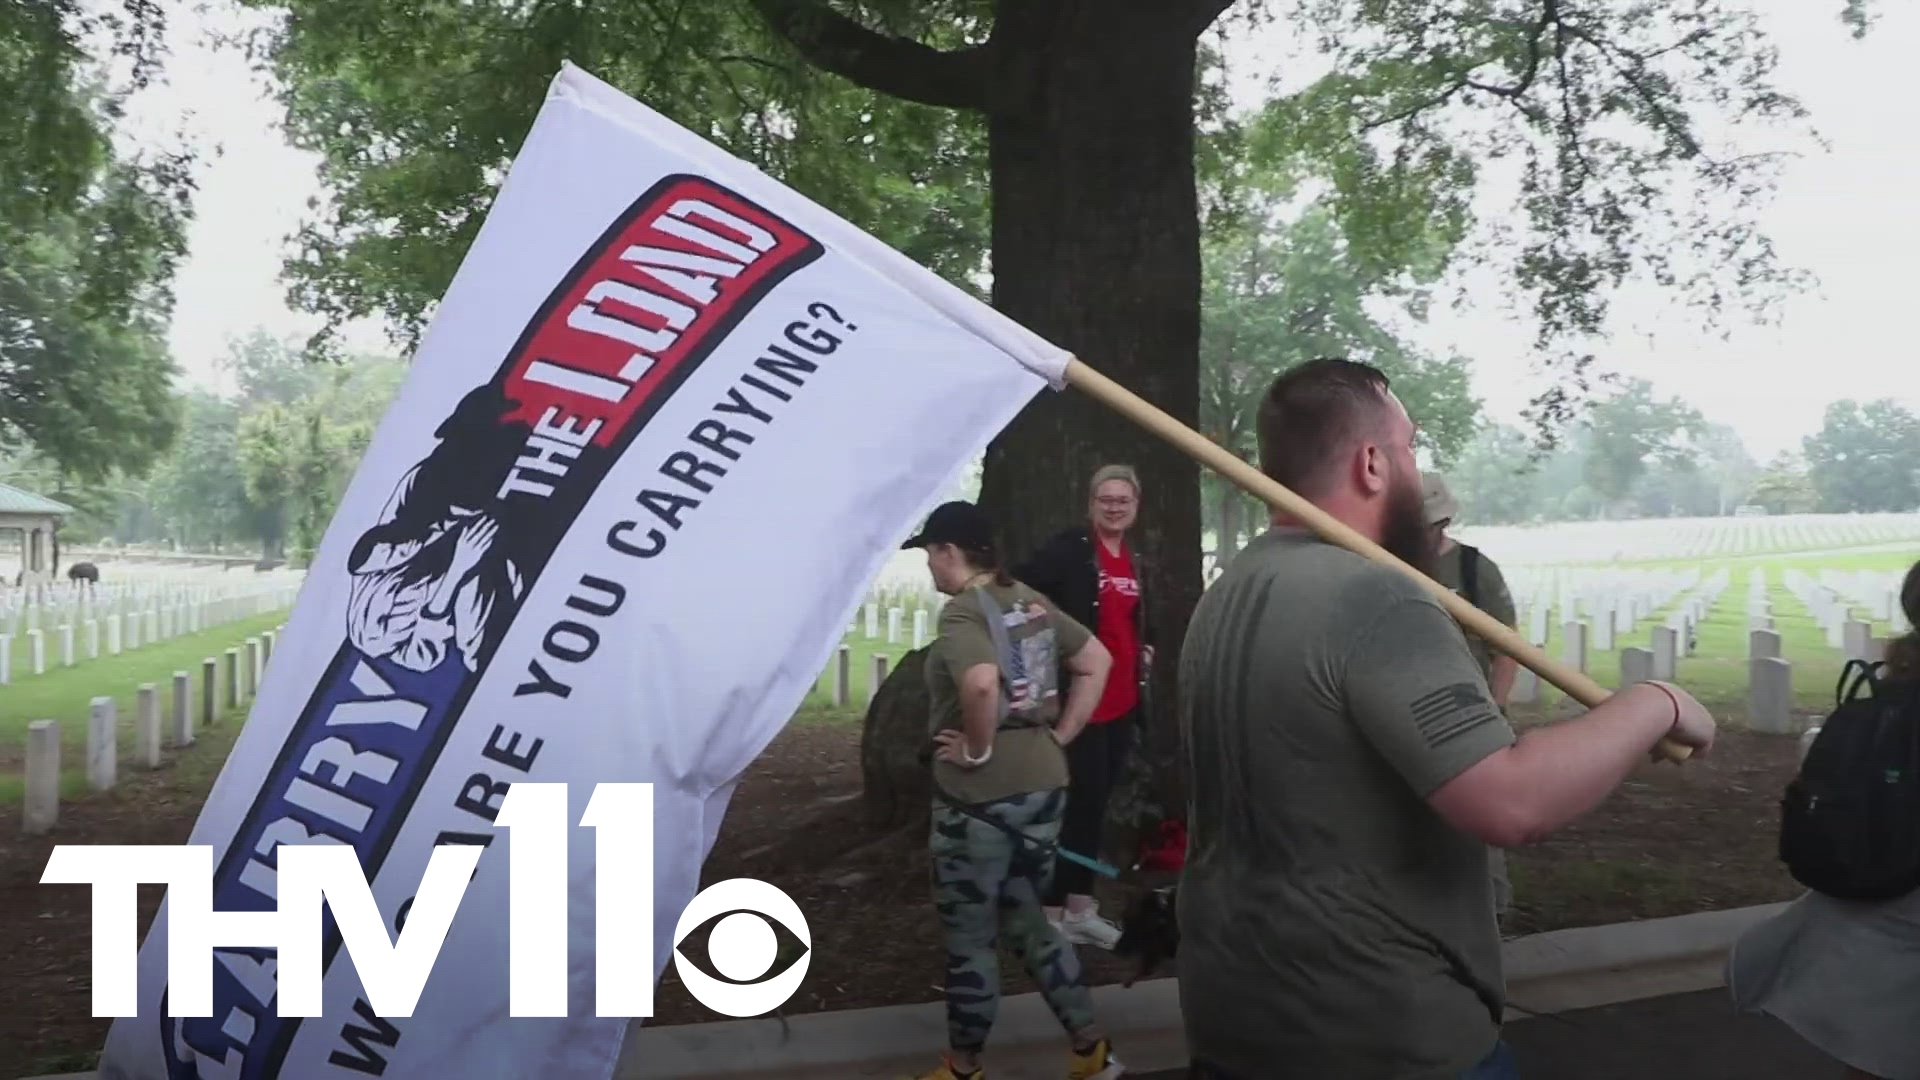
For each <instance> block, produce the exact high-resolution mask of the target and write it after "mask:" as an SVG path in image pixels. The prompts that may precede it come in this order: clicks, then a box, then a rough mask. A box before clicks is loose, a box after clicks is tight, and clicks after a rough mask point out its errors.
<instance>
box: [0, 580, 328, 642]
mask: <svg viewBox="0 0 1920 1080" xmlns="http://www.w3.org/2000/svg"><path fill="white" fill-rule="evenodd" d="M298 591H299V587H298V586H297V585H287V584H279V583H276V584H271V585H251V586H242V587H232V586H179V587H166V588H161V589H155V590H150V591H143V592H138V593H136V592H128V593H125V594H124V595H122V596H120V597H119V598H118V599H114V600H111V601H108V602H104V603H101V602H89V601H87V600H85V599H82V600H80V601H79V602H76V603H55V604H31V603H29V604H12V603H11V602H7V601H0V631H4V632H5V633H8V634H18V633H20V632H21V630H22V629H25V630H29V631H31V630H38V629H42V627H43V624H55V625H57V624H59V623H61V622H67V623H74V622H84V621H85V620H86V619H88V618H89V617H92V618H100V617H103V616H113V615H121V616H133V615H139V614H141V613H142V612H144V611H149V610H155V609H162V608H170V607H186V606H193V605H199V606H220V605H231V606H235V607H238V606H243V605H248V604H253V605H255V610H260V611H271V610H273V609H275V608H277V607H284V606H286V605H287V604H289V603H291V602H292V597H293V596H294V595H295V594H297V593H298Z"/></svg>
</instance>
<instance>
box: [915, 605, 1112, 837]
mask: <svg viewBox="0 0 1920 1080" xmlns="http://www.w3.org/2000/svg"><path fill="white" fill-rule="evenodd" d="M985 588H986V591H987V593H988V594H989V595H991V596H992V597H993V599H994V601H995V603H996V604H997V605H998V606H999V608H1000V610H1001V612H1002V613H1003V625H1005V626H1006V629H1007V636H1008V638H1009V640H1010V641H1011V642H1012V644H1013V647H1014V648H1015V649H1016V650H1017V651H1019V652H1020V654H1021V657H1022V662H1023V663H1024V664H1026V666H1027V667H1029V668H1031V669H1033V672H1034V673H1035V674H1038V675H1039V676H1040V677H1039V678H1038V679H1035V680H1031V681H1032V682H1033V683H1034V684H1036V685H1037V686H1039V687H1041V688H1042V696H1041V698H1040V700H1038V701H1037V702H1036V703H1035V705H1036V707H1035V708H1034V710H1033V711H1032V713H1031V719H1032V720H1033V721H1034V722H1036V723H1037V724H1038V726H1030V727H1003V728H1001V729H1000V730H998V731H996V732H994V736H993V756H992V757H990V758H988V759H987V763H986V764H985V765H981V766H979V767H978V768H973V769H963V768H961V767H960V766H958V765H953V764H949V763H947V762H944V761H940V760H939V759H937V758H936V759H935V760H934V763H933V782H934V784H935V785H937V786H938V787H939V788H940V790H942V791H945V792H946V793H947V794H949V795H951V796H953V797H954V798H955V799H958V800H960V801H961V802H964V803H984V802H992V801H993V800H995V799H1004V798H1007V797H1008V796H1011V795H1024V794H1026V793H1028V792H1032V791H1048V790H1051V789H1053V788H1059V787H1066V786H1067V759H1066V754H1065V752H1064V751H1062V750H1061V748H1060V744H1059V743H1058V742H1056V741H1054V738H1053V722H1054V721H1055V720H1057V719H1059V717H1060V707H1061V705H1062V704H1064V701H1063V700H1062V697H1061V695H1063V694H1065V693H1066V688H1065V687H1055V688H1054V689H1053V692H1051V693H1045V692H1044V691H1045V688H1048V687H1053V684H1054V682H1055V681H1056V680H1057V678H1058V676H1057V672H1058V671H1059V670H1060V661H1062V660H1064V659H1065V658H1067V657H1069V656H1072V655H1073V654H1074V653H1077V652H1079V651H1080V649H1081V647H1082V646H1084V645H1085V644H1086V643H1087V639H1088V638H1089V637H1091V636H1092V635H1091V634H1089V633H1088V631H1087V628H1086V627H1084V626H1081V625H1080V624H1079V623H1078V622H1075V621H1074V620H1073V619H1071V618H1069V617H1068V616H1066V615H1065V614H1063V613H1061V611H1060V609H1059V608H1057V607H1054V606H1053V605H1052V604H1051V603H1050V602H1048V600H1047V598H1046V597H1044V596H1042V595H1040V594H1039V593H1038V592H1035V591H1034V590H1033V589H1030V588H1028V587H1027V586H1026V585H1023V584H1021V583H1019V582H1015V583H1014V584H1013V585H1012V586H1010V587H1007V586H1000V585H988V586H986V587H985ZM979 664H991V665H993V666H995V667H996V668H997V667H999V666H1000V654H999V652H998V651H997V650H996V649H995V648H994V644H993V632H992V631H991V630H990V629H988V626H987V615H986V612H985V611H984V610H983V609H982V608H981V606H980V602H979V599H978V598H977V597H976V596H974V594H973V593H972V592H971V591H969V592H963V593H961V594H959V595H958V596H955V597H953V598H951V599H949V600H948V601H947V605H946V607H945V608H943V609H942V610H941V612H940V623H939V634H938V636H937V637H935V638H934V641H933V645H932V647H931V648H930V650H929V651H928V653H927V692H928V696H929V698H930V699H931V706H932V707H931V710H930V711H931V714H932V715H931V732H932V733H937V732H940V731H944V730H946V729H948V728H956V729H957V728H959V727H960V726H961V723H960V719H961V710H960V684H961V679H962V677H963V676H964V675H965V674H966V672H967V670H968V669H969V668H972V667H974V666H976V665H979Z"/></svg>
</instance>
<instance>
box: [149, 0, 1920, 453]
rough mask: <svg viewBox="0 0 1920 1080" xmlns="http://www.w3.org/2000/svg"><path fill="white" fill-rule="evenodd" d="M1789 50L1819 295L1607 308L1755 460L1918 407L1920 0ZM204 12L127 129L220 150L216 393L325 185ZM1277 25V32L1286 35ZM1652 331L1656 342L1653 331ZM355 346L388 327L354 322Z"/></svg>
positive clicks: (1801, 217)
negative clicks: (1859, 409) (1805, 144)
mask: <svg viewBox="0 0 1920 1080" xmlns="http://www.w3.org/2000/svg"><path fill="white" fill-rule="evenodd" d="M1755 3H1756V7H1757V8H1758V9H1759V10H1761V12H1762V14H1763V16H1764V17H1765V21H1766V25H1767V28H1768V30H1769V31H1770V32H1771V33H1772V35H1773V40H1774V41H1775V42H1777V43H1778V45H1779V47H1780V52H1781V65H1780V71H1779V76H1778V77H1779V81H1780V83H1781V85H1783V86H1784V87H1785V88H1786V89H1788V90H1789V91H1790V92H1793V93H1795V94H1797V95H1799V96H1800V98H1801V99H1802V100H1803V101H1804V102H1805V103H1806V104H1807V106H1808V107H1809V108H1810V110H1811V111H1812V113H1813V116H1812V122H1813V123H1814V124H1815V125H1816V126H1817V127H1818V128H1819V130H1820V131H1821V132H1822V133H1823V134H1824V135H1825V136H1826V137H1827V138H1828V139H1829V140H1830V142H1831V143H1832V151H1831V152H1830V153H1821V152H1819V151H1818V150H1817V148H1816V149H1815V150H1814V152H1813V153H1812V154H1811V155H1809V156H1808V157H1805V158H1803V159H1801V160H1799V161H1797V162H1795V163H1793V164H1791V165H1790V166H1789V167H1788V170H1787V172H1786V174H1785V176H1784V177H1783V179H1782V182H1781V186H1780V188H1779V193H1778V195H1777V197H1776V198H1775V200H1774V201H1773V203H1772V205H1771V206H1770V207H1769V210H1768V212H1767V215H1766V217H1765V219H1764V227H1765V229H1766V231H1767V232H1768V234H1769V235H1770V236H1771V237H1772V238H1773V240H1774V241H1775V243H1776V246H1777V250H1778V252H1779V254H1780V256H1781V257H1782V258H1783V259H1784V260H1785V261H1786V262H1787V263H1788V264H1790V265H1794V266H1798V267H1801V268H1803V269H1806V270H1809V271H1811V272H1813V273H1814V274H1816V275H1817V276H1818V278H1819V279H1820V281H1819V285H1818V287H1817V289H1816V290H1815V291H1814V292H1811V293H1808V294H1806V295H1802V296H1799V297H1796V298H1793V299H1792V300H1790V301H1789V302H1788V304H1787V306H1786V308H1785V309H1784V317H1783V319H1782V321H1781V324H1780V325H1779V326H1777V327H1757V326H1752V325H1747V324H1744V323H1736V324H1735V332H1734V334H1733V336H1732V338H1731V340H1729V341H1724V342H1723V341H1721V340H1720V339H1719V337H1718V336H1717V335H1715V334H1713V333H1711V332H1708V331H1706V330H1705V329H1703V328H1702V327H1701V326H1700V325H1699V324H1700V322H1701V320H1700V319H1699V317H1698V316H1697V315H1692V314H1690V313H1688V312H1687V311H1685V310H1684V309H1681V308H1678V307H1676V306H1675V305H1672V304H1669V303H1666V302H1665V301H1663V300H1662V299H1661V298H1660V297H1659V295H1658V294H1657V293H1656V292H1654V291H1653V290H1651V289H1650V288H1637V289H1633V290H1631V291H1629V292H1627V293H1625V294H1623V295H1622V296H1621V297H1620V298H1619V300H1618V302H1617V304H1616V325H1617V326H1618V327H1619V331H1618V332H1617V333H1615V334H1614V335H1613V336H1612V341H1611V348H1610V349H1608V350H1607V351H1603V352H1602V353H1601V355H1600V363H1601V364H1602V365H1603V366H1604V367H1606V368H1609V369H1611V370H1614V371H1618V372H1621V373H1624V374H1630V375H1638V376H1641V377H1644V378H1647V379H1649V380H1650V381H1652V382H1653V384H1654V385H1655V387H1656V388H1657V389H1658V390H1659V391H1661V392H1662V393H1665V394H1671V395H1677V396H1679V397H1681V398H1684V399H1686V400H1687V401H1689V402H1691V403H1692V404H1694V405H1695V406H1696V407H1698V408H1700V409H1701V410H1702V411H1703V412H1704V413H1706V414H1707V416H1708V417H1709V418H1710V419H1714V420H1718V421H1721V422H1724V423H1727V424H1730V425H1732V426H1733V427H1734V428H1735V429H1736V430H1737V431H1739V433H1740V434H1741V436H1742V437H1743V438H1744V439H1745V440H1746V442H1747V445H1748V448H1749V449H1750V450H1751V451H1752V452H1753V453H1754V455H1755V456H1756V457H1758V458H1760V459H1762V460H1765V459H1766V458H1767V457H1770V456H1771V455H1772V454H1773V453H1775V452H1776V451H1779V450H1782V449H1789V448H1797V446H1798V444H1799V440H1800V438H1801V437H1802V436H1804V435H1807V434H1809V433H1811V432H1813V431H1814V430H1816V429H1817V428H1818V427H1819V425H1820V420H1821V415H1822V413H1823V411H1824V409H1825V408H1826V406H1827V404H1828V403H1829V402H1831V401H1833V400H1835V399H1837V398H1843V397H1859V398H1868V397H1883V396H1890V397H1895V398H1898V399H1901V400H1902V401H1904V402H1905V403H1906V404H1907V405H1908V406H1909V407H1911V408H1915V409H1917V410H1920V373H1916V368H1915V366H1914V364H1915V362H1914V358H1913V355H1912V350H1911V348H1910V347H1909V346H1908V344H1907V342H1906V340H1905V338H1906V326H1907V324H1906V320H1905V316H1906V315H1907V314H1909V313H1910V309H1909V308H1908V307H1907V303H1908V302H1909V301H1908V298H1907V297H1906V296H1905V295H1904V289H1905V288H1906V287H1908V285H1909V283H1910V282H1911V281H1912V279H1913V275H1912V272H1911V270H1910V265H1909V263H1908V262H1907V260H1908V259H1909V258H1910V257H1911V256H1912V253H1914V252H1915V251H1920V210H1916V208H1915V202H1914V193H1915V192H1916V191H1920V137H1917V136H1920V96H1916V95H1914V94H1913V93H1912V92H1911V85H1912V80H1913V57H1914V56H1915V55H1920V5H1912V4H1904V3H1892V2H1888V3H1884V4H1882V9H1883V17H1882V19H1881V21H1880V22H1879V24H1878V25H1876V26H1875V28H1874V29H1873V31H1872V32H1871V33H1870V34H1869V35H1868V36H1867V38H1866V39H1865V40H1863V41H1855V40H1853V39H1852V38H1851V37H1850V36H1849V35H1848V34H1847V32H1846V30H1845V28H1844V27H1843V26H1842V25H1841V23H1840V20H1839V18H1838V11H1839V9H1840V6H1841V0H1755ZM209 6H210V7H211V8H212V10H213V11H214V14H213V15H210V16H200V15H196V14H193V13H191V12H181V13H180V14H179V15H177V16H176V19H175V31H176V32H175V34H174V37H173V57H172V59H171V60H170V61H169V63H168V65H167V79H168V85H166V86H164V87H162V88H157V89H155V90H152V91H150V92H149V93H147V94H145V95H143V96H142V97H141V98H140V100H138V101H137V102H136V103H135V116H136V118H137V119H136V122H135V130H136V131H171V130H174V129H176V128H177V127H178V126H179V125H180V124H181V123H182V122H183V117H189V118H188V119H187V120H186V121H185V122H186V123H187V124H188V125H189V127H188V130H190V131H192V132H194V133H195V134H196V137H197V138H200V139H202V140H205V145H207V146H209V147H210V146H211V145H213V144H215V143H217V144H218V145H219V146H220V147H221V148H222V150H223V153H222V155H221V156H220V157H219V158H218V159H217V160H212V161H211V162H209V163H208V164H207V165H205V166H203V169H202V172H201V175H200V184H201V188H200V194H199V201H198V217H197V220H196V221H195V223H194V226H193V231H192V236H191V250H190V254H189V257H188V259H187V260H186V262H185V264H184V265H183V266H182V268H181V272H180V275H179V278H178V280H177V284H176V291H177V297H178V300H177V305H176V310H175V317H174V325H173V329H172V335H171V342H172V346H173V350H174V354H175V356H176V358H177V359H178V362H179V363H180V366H181V367H182V368H183V369H184V371H185V372H186V373H187V375H188V377H189V379H191V380H193V381H195V382H198V383H203V384H207V385H217V381H216V380H217V374H216V368H215V366H214V361H215V359H216V358H217V357H218V356H219V355H220V354H221V353H222V352H223V351H224V343H225V341H226V339H227V338H228V337H229V336H230V335H238V334H243V333H245V332H247V331H249V330H250V329H252V328H253V327H256V326H263V327H266V328H267V329H269V330H270V331H272V332H275V333H280V334H300V333H304V332H307V331H310V330H312V329H313V328H314V327H315V326H316V325H317V323H316V321H315V320H313V319H312V318H309V317H302V316H298V315H296V314H294V313H293V312H291V311H290V310H289V309H288V307H287V305H286V303H285V290H284V288H283V286H282V285H281V284H280V283H279V281H278V280H277V275H278V272H279V266H280V260H281V259H282V258H283V257H284V255H285V252H286V250H287V248H286V246H285V242H284V241H285V238H286V237H288V236H289V235H290V234H292V233H293V232H294V230H295V229H296V228H297V227H298V225H299V223H300V221H301V220H302V218H303V216H304V215H305V214H306V212H307V210H306V204H307V201H308V199H309V198H311V197H314V196H317V195H318V194H319V193H320V188H319V184H318V181H317V179H316V176H315V170H314V164H315V159H314V158H313V157H312V156H311V155H307V154H304V153H302V152H299V151H296V150H294V149H292V148H290V147H288V146H287V145H286V143H285V141H284V140H283V138H282V136H281V134H280V132H279V131H278V127H277V125H278V121H279V117H280V108H279V106H278V105H277V104H276V103H274V102H273V101H271V100H270V99H269V98H268V97H267V90H268V86H267V84H266V82H265V81H264V76H261V75H257V74H254V73H252V72H250V71H249V69H248V66H247V62H246V60H245V58H244V57H243V56H241V55H240V54H239V53H238V52H237V51H233V50H229V49H220V48H216V47H214V46H213V45H212V43H211V42H210V41H209V40H208V38H207V34H206V30H207V27H209V26H215V25H217V26H219V27H221V28H225V29H231V28H234V27H237V26H240V25H242V23H243V21H245V20H253V21H257V20H258V19H259V16H258V15H257V14H247V15H241V14H237V13H235V12H233V11H232V10H230V9H229V8H227V5H226V0H212V2H211V3H210V5H209ZM1275 33H1276V34H1278V33H1279V31H1276V32H1275ZM1232 47H1233V48H1234V50H1235V52H1236V53H1237V54H1238V55H1236V56H1235V57H1234V63H1235V67H1236V75H1237V76H1238V77H1241V78H1247V79H1250V78H1252V77H1254V76H1260V77H1264V76H1265V75H1267V74H1271V73H1272V71H1273V70H1276V69H1278V68H1279V67H1280V66H1281V65H1282V64H1283V63H1284V62H1285V60H1284V57H1283V55H1282V50H1283V49H1284V44H1283V43H1282V41H1281V39H1280V38H1278V37H1274V38H1271V39H1269V38H1265V37H1262V38H1254V39H1249V40H1245V41H1236V42H1234V43H1233V46H1232ZM1648 331H1652V332H1654V333H1655V335H1656V336H1655V338H1654V339H1653V341H1652V342H1651V343H1650V342H1649V340H1648V337H1647V332H1648ZM1417 336H1418V337H1419V338H1420V339H1421V340H1423V341H1424V342H1425V343H1427V344H1428V345H1429V346H1431V347H1435V348H1443V347H1447V346H1451V347H1453V348H1456V349H1458V350H1460V351H1461V352H1462V353H1463V354H1465V355H1467V356H1470V357H1472V358H1473V360H1474V365H1475V367H1474V384H1475V391H1476V393H1477V394H1478V395H1479V396H1480V397H1481V398H1482V400H1483V401H1484V402H1485V404H1486V405H1487V407H1488V409H1489V411H1490V412H1492V413H1493V414H1494V415H1496V416H1499V417H1502V418H1509V419H1511V418H1515V417H1517V415H1518V411H1519V410H1520V409H1521V408H1522V407H1523V406H1524V405H1525V403H1526V401H1527V399H1528V398H1529V397H1530V396H1531V395H1532V394H1533V393H1535V392H1537V391H1538V390H1539V389H1540V388H1541V385H1542V384H1541V383H1540V382H1539V381H1538V378H1537V377H1536V376H1535V375H1534V373H1533V371H1532V368H1531V361H1530V358H1529V354H1528V349H1527V347H1528V345H1529V343H1530V341H1531V338H1532V333H1531V329H1530V327H1528V326H1527V325H1525V324H1524V323H1519V322H1516V321H1514V320H1512V319H1511V318H1510V317H1508V316H1507V315H1505V314H1504V313H1502V312H1501V311H1499V310H1498V309H1494V308H1483V309H1481V310H1477V311H1472V312H1467V313H1459V314H1456V313H1452V312H1444V313H1438V314H1436V317H1435V319H1434V322H1433V324H1432V325H1431V326H1430V327H1427V328H1424V329H1422V330H1420V331H1419V332H1418V335H1417ZM352 337H353V338H354V339H355V340H356V342H357V343H360V344H363V345H366V346H377V345H378V344H379V343H380V341H381V339H380V337H379V335H378V334H377V333H375V332H373V331H372V330H370V329H368V328H359V330H358V331H357V332H355V333H354V334H353V335H352Z"/></svg>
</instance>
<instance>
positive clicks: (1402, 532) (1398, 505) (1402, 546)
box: [1380, 472, 1438, 577]
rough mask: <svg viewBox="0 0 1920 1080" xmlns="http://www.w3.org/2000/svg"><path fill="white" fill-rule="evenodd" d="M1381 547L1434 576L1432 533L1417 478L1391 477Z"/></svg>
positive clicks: (1382, 527) (1399, 474) (1397, 474)
mask: <svg viewBox="0 0 1920 1080" xmlns="http://www.w3.org/2000/svg"><path fill="white" fill-rule="evenodd" d="M1380 534H1381V535H1380V546H1381V547H1383V548H1385V549H1386V550H1387V552H1388V554H1390V555H1392V556H1394V557H1395V558H1397V559H1399V560H1400V561H1401V562H1404V563H1406V564H1407V565H1408V566H1411V567H1413V568H1414V569H1415V570H1418V571H1420V572H1421V573H1422V574H1425V575H1426V576H1428V577H1432V576H1433V567H1434V562H1435V556H1436V555H1437V554H1438V553H1437V552H1436V551H1435V545H1434V538H1433V532H1432V530H1430V529H1428V528H1427V513H1426V505H1425V500H1424V499H1423V498H1422V496H1421V492H1420V481H1419V478H1418V477H1417V476H1410V475H1408V474H1407V473H1404V472H1396V473H1395V474H1394V484H1393V490H1392V491H1390V492H1388V493H1387V513H1386V518H1385V520H1383V521H1382V522H1381V523H1380Z"/></svg>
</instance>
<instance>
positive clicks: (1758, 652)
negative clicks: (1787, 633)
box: [1747, 630, 1780, 660]
mask: <svg viewBox="0 0 1920 1080" xmlns="http://www.w3.org/2000/svg"><path fill="white" fill-rule="evenodd" d="M1763 657H1771V658H1773V659H1776V660H1778V659H1779V658H1780V635H1779V634H1778V633H1776V632H1775V631H1772V630H1755V631H1752V632H1751V633H1749V634H1748V635H1747V659H1749V660H1759V659H1761V658H1763Z"/></svg>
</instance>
